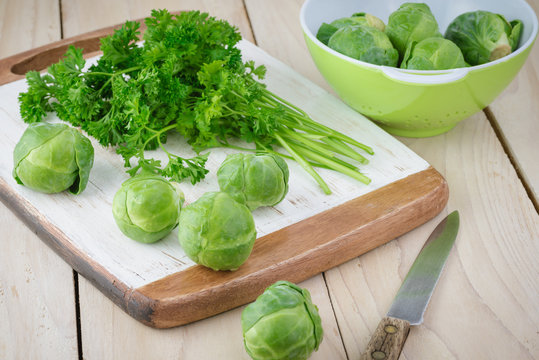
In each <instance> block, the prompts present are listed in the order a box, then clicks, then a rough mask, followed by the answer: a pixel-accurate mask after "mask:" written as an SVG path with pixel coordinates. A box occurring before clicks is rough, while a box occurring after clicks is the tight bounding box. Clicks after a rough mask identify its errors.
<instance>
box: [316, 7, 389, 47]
mask: <svg viewBox="0 0 539 360" xmlns="http://www.w3.org/2000/svg"><path fill="white" fill-rule="evenodd" d="M350 25H364V26H371V27H374V28H377V29H378V30H380V31H384V29H385V24H384V22H383V21H382V20H380V19H379V18H377V17H376V16H374V15H371V14H367V13H355V14H353V15H352V16H350V17H343V18H340V19H337V20H334V21H332V22H331V23H329V24H327V23H322V25H320V28H319V29H318V32H317V33H316V38H317V39H318V40H320V41H321V42H322V43H323V44H324V45H327V44H328V41H329V38H330V37H331V35H333V34H334V33H335V31H337V30H339V29H340V28H342V27H345V26H350Z"/></svg>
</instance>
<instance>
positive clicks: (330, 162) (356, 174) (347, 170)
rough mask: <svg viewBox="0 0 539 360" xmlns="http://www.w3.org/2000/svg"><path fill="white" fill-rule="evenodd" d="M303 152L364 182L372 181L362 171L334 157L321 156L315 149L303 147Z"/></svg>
mask: <svg viewBox="0 0 539 360" xmlns="http://www.w3.org/2000/svg"><path fill="white" fill-rule="evenodd" d="M301 152H302V153H303V155H304V156H307V157H309V158H311V159H313V160H316V161H319V162H321V163H323V164H326V165H328V166H330V167H331V168H332V169H334V170H336V171H338V172H340V173H342V174H344V175H348V176H350V177H352V178H354V179H356V180H359V181H361V182H362V183H364V184H366V185H368V184H369V183H370V182H371V179H369V178H368V177H366V176H365V175H363V174H362V173H360V172H359V171H353V170H351V169H350V168H348V167H346V166H344V165H342V164H339V163H338V162H336V161H333V160H332V159H329V158H326V157H324V156H321V155H319V154H317V153H316V152H314V151H311V150H309V149H307V148H305V147H304V148H302V150H301Z"/></svg>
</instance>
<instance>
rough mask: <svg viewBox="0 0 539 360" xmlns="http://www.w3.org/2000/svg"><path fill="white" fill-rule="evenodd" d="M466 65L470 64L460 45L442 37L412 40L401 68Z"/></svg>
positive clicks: (434, 68)
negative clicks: (418, 40)
mask: <svg viewBox="0 0 539 360" xmlns="http://www.w3.org/2000/svg"><path fill="white" fill-rule="evenodd" d="M466 66H468V64H466V61H464V56H463V55H462V52H461V51H460V49H459V47H458V46H457V45H455V43H454V42H452V41H451V40H447V39H444V38H441V37H433V38H428V39H424V40H421V41H420V42H415V41H412V42H411V43H410V44H409V45H408V49H406V54H404V59H403V60H402V63H401V68H403V69H413V70H446V69H455V68H461V67H466Z"/></svg>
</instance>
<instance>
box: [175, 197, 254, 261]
mask: <svg viewBox="0 0 539 360" xmlns="http://www.w3.org/2000/svg"><path fill="white" fill-rule="evenodd" d="M178 238H179V240H180V244H181V246H182V248H183V250H184V251H185V254H186V255H187V256H188V257H189V258H190V259H191V260H193V261H194V262H196V263H197V264H200V265H204V266H206V267H209V268H211V269H213V270H236V269H237V268H239V267H240V265H241V264H243V263H244V262H245V260H247V258H248V257H249V255H250V254H251V250H252V249H253V245H254V242H255V239H256V229H255V222H254V220H253V215H252V214H251V212H250V211H249V209H248V208H247V206H245V205H243V204H241V203H239V202H237V201H236V200H234V199H233V198H232V197H231V196H230V195H228V194H227V193H225V192H207V193H205V194H204V195H202V196H201V197H200V198H199V199H198V200H197V201H195V202H194V203H192V204H189V205H188V206H186V207H185V208H184V209H183V210H182V212H181V214H180V225H179V231H178Z"/></svg>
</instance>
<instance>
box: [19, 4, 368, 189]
mask: <svg viewBox="0 0 539 360" xmlns="http://www.w3.org/2000/svg"><path fill="white" fill-rule="evenodd" d="M145 23H146V25H147V30H146V32H145V33H144V44H142V45H141V46H138V45H137V41H138V40H139V39H138V36H139V30H138V29H139V23H137V22H132V21H128V22H126V23H125V25H124V26H122V27H121V28H120V29H118V30H116V31H115V32H114V34H113V35H111V36H109V37H105V38H103V39H101V50H102V51H103V56H102V57H101V58H99V60H98V61H97V63H96V64H95V65H92V66H90V67H89V69H88V70H84V67H85V60H84V58H83V57H82V50H81V49H76V48H74V47H70V48H69V49H68V51H67V53H66V54H65V57H64V58H63V59H62V60H61V61H60V62H59V63H57V64H54V65H51V66H50V67H49V69H48V74H45V75H43V76H40V74H39V73H38V72H35V71H34V72H29V73H28V74H27V76H26V78H27V82H28V85H29V87H28V91H27V92H25V93H21V95H20V97H19V101H20V112H21V115H22V117H23V119H24V120H25V121H26V122H29V123H32V122H38V121H41V120H42V119H43V117H44V116H45V115H46V113H47V112H50V111H54V112H56V114H57V115H58V117H60V118H61V119H63V120H65V121H68V122H70V123H72V124H73V125H75V126H80V127H81V128H82V129H84V130H85V131H86V132H88V134H89V135H91V136H93V137H94V138H96V139H97V140H98V141H99V142H100V143H101V144H102V145H104V146H109V145H110V146H116V148H117V150H116V151H117V152H118V153H119V154H121V155H122V157H123V158H124V161H125V166H126V167H127V168H129V170H128V172H129V174H130V175H132V176H133V175H135V174H137V173H138V172H141V171H143V170H144V171H145V172H150V173H154V174H159V175H162V176H164V177H166V178H169V179H171V180H174V181H178V182H179V181H181V180H183V179H190V180H191V182H192V183H196V182H197V181H199V180H201V179H202V178H204V176H205V175H206V173H207V172H208V171H207V170H206V169H205V163H206V161H207V156H208V154H207V153H205V154H200V151H202V150H205V149H209V148H212V147H219V146H221V147H233V146H232V145H231V144H230V142H229V140H230V139H234V138H239V139H241V140H243V141H245V142H247V143H251V144H254V147H255V148H256V149H257V150H265V151H269V152H274V153H276V154H279V155H280V156H285V157H291V158H293V159H294V160H296V161H298V162H299V163H300V164H301V165H302V166H303V167H304V168H305V170H306V171H308V172H309V173H310V174H311V175H312V176H313V177H314V178H315V180H316V181H317V182H318V183H319V184H320V186H321V187H322V189H323V190H324V191H325V192H326V193H330V190H329V187H328V186H327V184H326V183H325V182H324V181H323V180H322V178H321V177H320V176H319V175H318V174H317V173H316V172H315V170H314V169H313V166H321V167H327V168H330V169H334V170H337V171H341V170H339V168H338V167H337V166H335V164H336V161H335V159H334V158H333V156H328V155H324V156H321V157H318V156H316V155H319V154H320V152H319V151H317V152H316V153H315V156H314V157H312V156H309V155H308V153H307V152H305V151H303V147H307V148H309V149H315V148H320V147H324V148H328V149H329V150H328V151H326V153H328V152H329V153H332V154H333V153H335V154H341V150H342V148H343V146H344V147H349V145H352V146H355V147H359V148H361V149H363V150H364V151H366V152H368V153H369V154H372V149H371V148H369V147H368V146H365V145H363V144H360V143H358V142H357V141H355V140H353V139H350V138H349V137H347V136H346V135H344V134H341V133H339V132H337V131H335V130H332V129H330V128H328V127H326V126H323V125H320V124H318V123H316V122H315V121H313V120H312V119H311V118H310V117H309V116H308V115H307V114H306V113H305V112H304V111H302V110H301V109H299V108H297V107H296V106H294V105H292V104H290V103H289V102H287V101H286V100H284V99H282V98H280V97H278V96H277V95H275V94H273V93H271V92H270V91H268V90H267V89H266V87H265V86H264V85H263V84H261V83H260V82H258V79H262V78H263V77H264V74H265V68H264V67H262V66H260V67H256V66H255V65H254V63H253V62H252V61H247V62H245V63H244V62H243V61H242V57H241V52H240V50H239V49H238V48H237V47H236V44H237V43H238V41H239V40H240V39H241V36H240V34H239V32H238V30H237V28H235V27H233V26H231V25H230V24H229V23H227V22H226V21H222V20H216V19H215V18H213V17H210V16H209V15H208V14H206V13H200V12H198V11H186V12H182V13H181V14H179V15H171V14H170V13H169V12H168V11H166V10H154V11H152V17H149V18H147V19H146V20H145ZM171 132H177V133H179V134H180V135H182V136H183V137H184V138H185V139H186V140H187V142H188V143H189V144H190V145H191V146H192V147H193V149H194V150H195V151H196V152H198V153H199V154H200V155H198V156H195V157H193V158H190V159H188V158H184V157H181V156H179V155H177V154H174V153H172V152H170V151H169V150H168V149H167V148H166V147H165V143H166V140H167V137H168V135H169V133H171ZM329 143H331V144H333V145H329ZM335 144H336V145H335ZM278 146H282V147H284V148H285V149H286V150H287V151H288V155H287V154H285V153H281V152H279V150H278V148H277V147H278ZM155 148H161V149H162V150H163V151H164V152H165V154H166V155H167V157H168V162H167V163H166V165H162V164H161V162H160V161H159V160H155V159H152V158H149V157H147V153H146V152H147V150H151V149H155ZM349 149H350V150H351V151H352V159H354V157H357V156H361V155H359V153H358V152H357V150H355V149H354V150H352V147H349ZM249 150H251V151H253V150H254V149H249ZM345 156H346V155H345ZM315 157H316V159H315ZM341 160H342V159H341ZM348 165H349V166H348V167H345V168H346V170H345V171H343V173H345V174H347V175H350V176H352V177H354V178H356V179H358V180H360V181H363V182H365V183H368V182H369V181H370V180H369V179H368V178H367V177H365V176H364V175H362V174H361V173H360V172H359V171H357V169H355V166H354V164H348Z"/></svg>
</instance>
